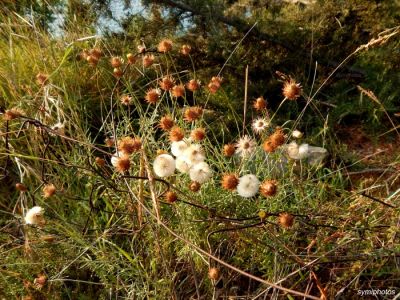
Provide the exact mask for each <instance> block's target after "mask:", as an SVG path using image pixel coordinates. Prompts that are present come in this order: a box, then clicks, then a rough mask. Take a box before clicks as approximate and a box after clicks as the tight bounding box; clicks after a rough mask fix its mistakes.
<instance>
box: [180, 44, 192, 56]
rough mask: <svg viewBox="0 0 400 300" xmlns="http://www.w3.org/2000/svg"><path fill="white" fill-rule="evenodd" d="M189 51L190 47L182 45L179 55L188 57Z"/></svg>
mask: <svg viewBox="0 0 400 300" xmlns="http://www.w3.org/2000/svg"><path fill="white" fill-rule="evenodd" d="M191 50H192V47H190V46H189V45H182V48H181V53H182V54H183V55H189V54H190V51H191Z"/></svg>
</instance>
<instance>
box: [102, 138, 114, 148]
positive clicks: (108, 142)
mask: <svg viewBox="0 0 400 300" xmlns="http://www.w3.org/2000/svg"><path fill="white" fill-rule="evenodd" d="M104 144H105V145H106V146H107V147H114V145H115V140H114V139H113V138H106V139H105V140H104Z"/></svg>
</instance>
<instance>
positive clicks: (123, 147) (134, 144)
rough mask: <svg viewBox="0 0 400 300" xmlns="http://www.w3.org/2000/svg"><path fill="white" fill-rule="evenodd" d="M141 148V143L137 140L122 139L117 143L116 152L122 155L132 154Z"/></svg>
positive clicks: (127, 137)
mask: <svg viewBox="0 0 400 300" xmlns="http://www.w3.org/2000/svg"><path fill="white" fill-rule="evenodd" d="M141 148H142V141H141V140H140V139H139V138H131V137H129V136H126V137H123V138H122V139H120V140H119V141H118V150H119V151H121V152H122V153H123V154H128V155H129V154H132V153H133V152H138V151H140V149H141Z"/></svg>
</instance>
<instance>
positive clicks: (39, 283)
mask: <svg viewBox="0 0 400 300" xmlns="http://www.w3.org/2000/svg"><path fill="white" fill-rule="evenodd" d="M46 282H47V277H46V276H45V275H39V276H38V277H36V278H35V279H34V280H33V284H34V286H35V287H36V288H37V289H39V290H40V289H42V288H43V287H44V286H45V284H46Z"/></svg>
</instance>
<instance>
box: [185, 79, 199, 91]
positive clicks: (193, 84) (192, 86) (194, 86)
mask: <svg viewBox="0 0 400 300" xmlns="http://www.w3.org/2000/svg"><path fill="white" fill-rule="evenodd" d="M186 87H187V89H188V90H189V91H192V92H194V91H197V90H198V89H199V88H200V82H199V81H198V80H196V79H190V80H189V82H188V83H186Z"/></svg>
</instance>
